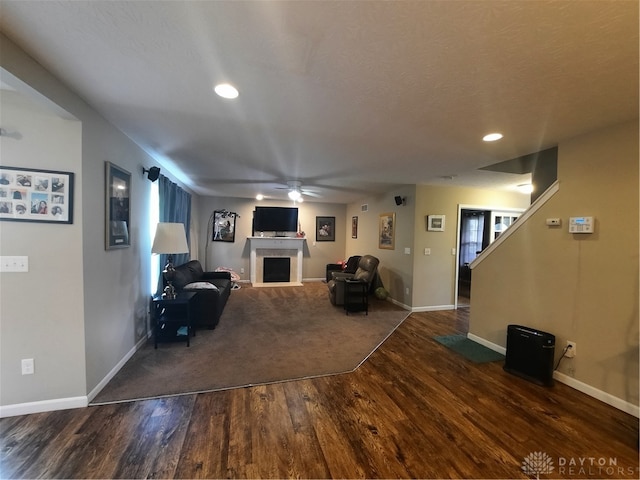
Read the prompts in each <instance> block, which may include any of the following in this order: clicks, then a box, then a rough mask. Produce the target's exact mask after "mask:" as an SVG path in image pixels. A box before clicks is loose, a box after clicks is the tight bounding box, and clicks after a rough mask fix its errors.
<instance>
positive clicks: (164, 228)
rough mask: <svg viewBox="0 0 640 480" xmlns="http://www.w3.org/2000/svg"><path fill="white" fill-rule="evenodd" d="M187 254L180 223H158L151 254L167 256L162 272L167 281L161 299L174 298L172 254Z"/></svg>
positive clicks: (187, 250) (182, 226)
mask: <svg viewBox="0 0 640 480" xmlns="http://www.w3.org/2000/svg"><path fill="white" fill-rule="evenodd" d="M188 252H189V245H187V236H186V234H185V232H184V225H183V224H182V223H158V227H157V228H156V236H155V237H154V238H153V245H152V247H151V253H165V254H168V255H169V258H168V259H167V265H166V266H165V267H164V270H163V271H162V274H163V275H164V279H165V280H166V281H167V286H166V287H165V289H164V293H163V297H165V298H169V299H173V298H176V289H175V287H174V286H173V280H174V279H175V276H176V270H175V268H174V267H173V254H174V253H188Z"/></svg>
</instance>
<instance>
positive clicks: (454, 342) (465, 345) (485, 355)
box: [433, 335, 504, 363]
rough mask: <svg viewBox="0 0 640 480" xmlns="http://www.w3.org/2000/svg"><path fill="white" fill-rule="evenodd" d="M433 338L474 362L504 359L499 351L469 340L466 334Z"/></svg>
mask: <svg viewBox="0 0 640 480" xmlns="http://www.w3.org/2000/svg"><path fill="white" fill-rule="evenodd" d="M433 339H434V340H435V341H436V342H438V343H441V344H442V345H444V346H445V347H447V348H450V349H451V350H453V351H454V352H456V353H459V354H460V355H462V356H463V357H465V358H466V359H468V360H471V361H472V362H475V363H486V362H497V361H499V360H504V355H502V354H501V353H498V352H496V351H494V350H491V349H490V348H487V347H485V346H484V345H480V344H479V343H476V342H474V341H473V340H469V339H468V338H467V336H466V335H441V336H437V337H433Z"/></svg>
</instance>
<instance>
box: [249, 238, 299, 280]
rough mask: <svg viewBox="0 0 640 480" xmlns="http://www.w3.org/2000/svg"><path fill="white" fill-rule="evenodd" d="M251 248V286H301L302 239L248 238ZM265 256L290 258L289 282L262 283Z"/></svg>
mask: <svg viewBox="0 0 640 480" xmlns="http://www.w3.org/2000/svg"><path fill="white" fill-rule="evenodd" d="M248 240H249V245H250V247H251V257H250V262H251V264H250V266H251V284H252V285H253V286H254V287H267V286H268V287H277V286H283V285H284V286H302V258H303V250H304V241H305V239H304V238H297V237H248ZM265 256H280V257H289V258H291V272H290V273H291V274H290V278H291V281H290V282H277V283H272V282H270V283H264V282H263V281H262V280H263V278H262V264H261V262H262V259H263V258H264V257H265Z"/></svg>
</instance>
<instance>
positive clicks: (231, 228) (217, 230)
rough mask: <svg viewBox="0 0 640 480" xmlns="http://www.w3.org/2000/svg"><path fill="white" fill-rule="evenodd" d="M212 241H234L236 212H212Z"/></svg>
mask: <svg viewBox="0 0 640 480" xmlns="http://www.w3.org/2000/svg"><path fill="white" fill-rule="evenodd" d="M211 240H212V241H214V242H235V241H236V214H235V213H232V212H228V211H226V210H216V211H214V212H213V237H212V238H211Z"/></svg>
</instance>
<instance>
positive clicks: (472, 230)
mask: <svg viewBox="0 0 640 480" xmlns="http://www.w3.org/2000/svg"><path fill="white" fill-rule="evenodd" d="M460 230H461V232H462V233H461V235H460V257H459V258H460V260H459V261H460V266H461V267H462V266H464V265H466V264H469V263H471V262H472V261H473V260H474V259H475V258H476V257H477V256H478V252H479V251H481V250H482V237H483V234H484V213H480V212H478V213H475V212H474V213H473V214H470V215H465V216H464V217H462V225H461V228H460Z"/></svg>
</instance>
